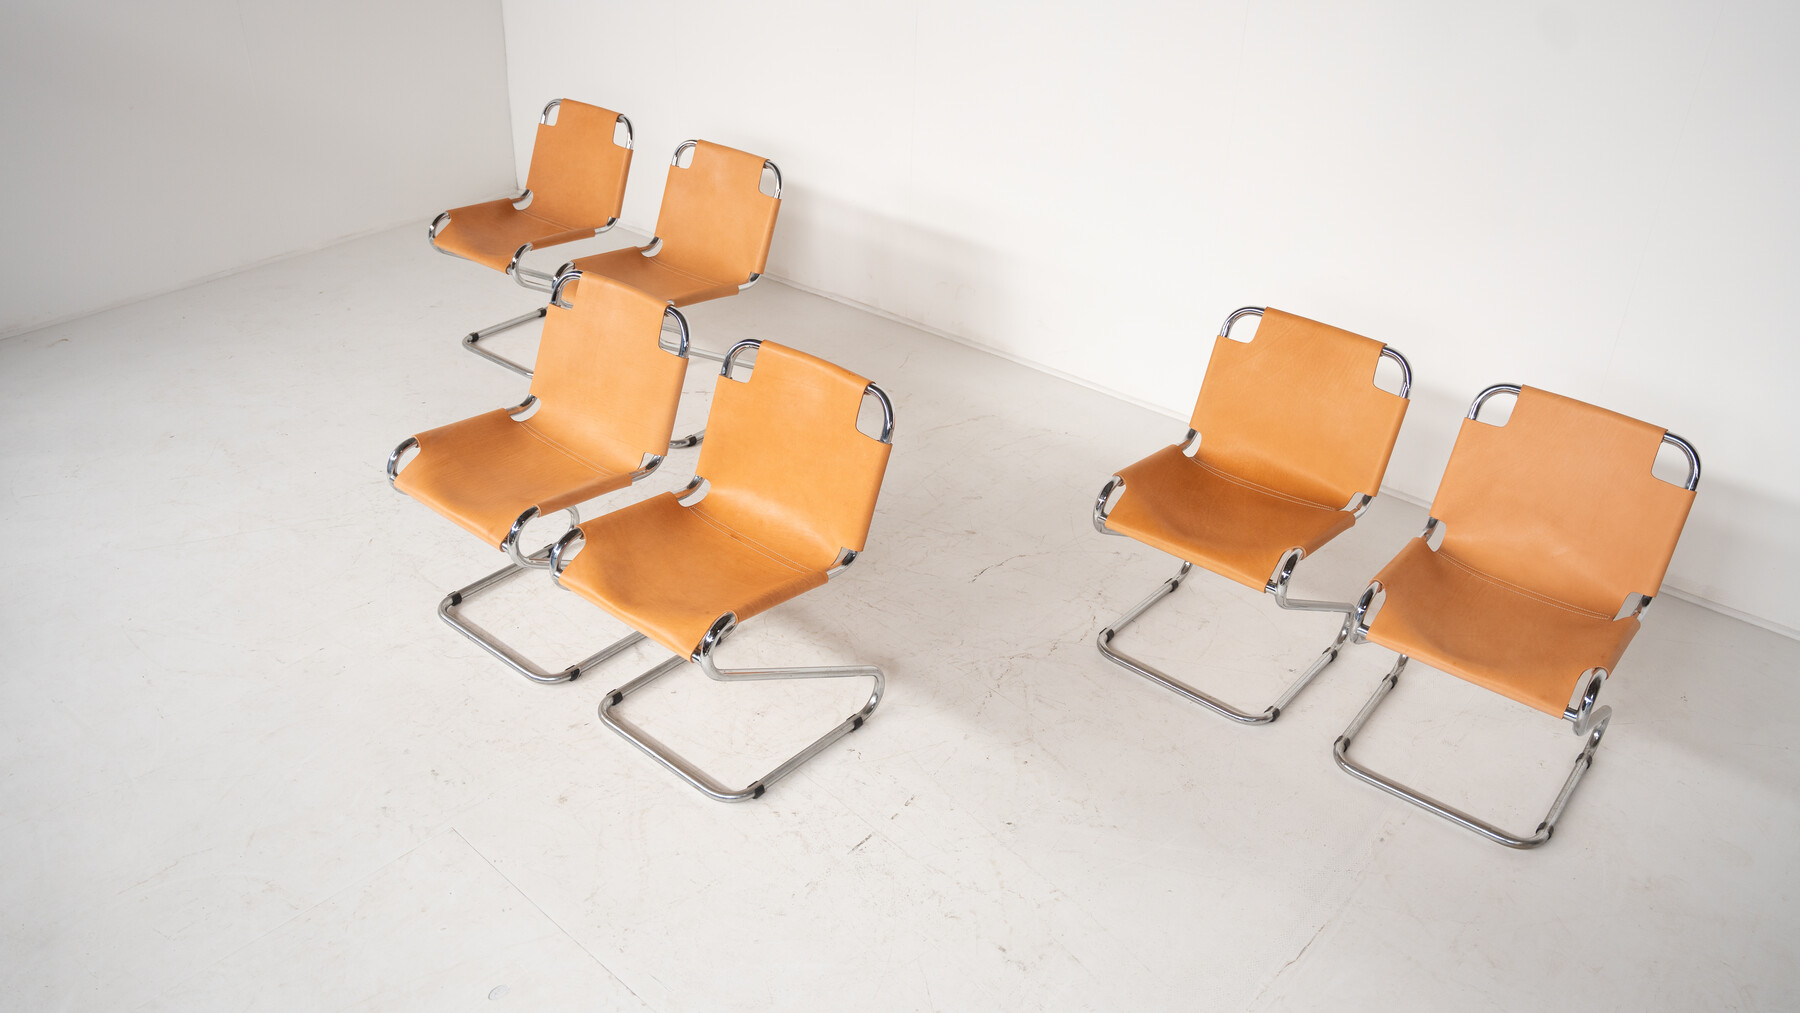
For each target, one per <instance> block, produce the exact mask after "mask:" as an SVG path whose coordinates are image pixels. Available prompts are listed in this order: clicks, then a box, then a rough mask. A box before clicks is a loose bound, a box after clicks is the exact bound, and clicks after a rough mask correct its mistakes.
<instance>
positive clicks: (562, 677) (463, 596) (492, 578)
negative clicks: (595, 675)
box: [438, 556, 644, 682]
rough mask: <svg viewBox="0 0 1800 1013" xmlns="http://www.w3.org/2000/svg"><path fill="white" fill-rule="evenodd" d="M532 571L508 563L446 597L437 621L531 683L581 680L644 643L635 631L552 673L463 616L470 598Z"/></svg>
mask: <svg viewBox="0 0 1800 1013" xmlns="http://www.w3.org/2000/svg"><path fill="white" fill-rule="evenodd" d="M530 558H532V559H533V560H536V559H537V558H538V557H537V556H532V557H530ZM531 569H538V567H536V566H530V567H526V566H520V565H518V564H517V563H509V564H507V565H506V566H505V567H503V568H501V569H499V570H496V571H494V572H493V573H490V574H488V575H487V576H485V577H483V578H481V579H480V580H478V581H476V582H475V583H473V584H470V585H469V586H468V587H465V588H461V589H459V590H455V591H452V592H450V593H449V594H447V595H445V596H444V600H443V601H442V602H439V603H438V617H439V618H441V619H443V620H444V622H446V623H449V624H450V628H451V629H453V630H455V631H456V632H458V633H461V634H462V635H463V636H465V637H468V638H469V639H470V640H473V641H475V643H477V644H479V645H480V646H481V649H482V650H484V651H486V652H488V653H489V654H491V655H493V656H494V657H496V658H499V659H500V660H501V661H503V662H505V663H506V665H507V667H509V668H511V669H512V670H513V671H515V672H517V673H519V674H520V675H522V676H524V677H525V678H527V679H530V680H531V681H532V682H568V681H569V680H570V679H573V678H575V677H576V676H579V675H580V674H581V673H583V672H585V671H587V670H588V669H590V668H593V667H594V666H595V665H598V664H600V663H601V662H603V661H605V660H606V659H608V658H610V657H612V656H613V655H615V654H618V653H619V652H620V651H623V650H625V649H626V648H628V647H630V646H632V645H633V644H635V643H637V642H638V641H640V640H642V639H644V635H643V634H642V633H638V632H637V631H635V630H634V631H632V632H631V634H630V635H628V636H626V637H624V638H622V639H620V640H617V641H614V642H613V643H611V644H609V645H607V646H606V647H603V648H601V649H600V650H598V651H596V652H594V653H593V654H590V655H588V656H587V657H586V658H584V659H582V660H581V661H578V662H576V663H575V664H573V665H570V666H569V667H568V668H565V669H563V670H562V671H560V672H552V671H549V670H547V669H545V668H543V667H541V666H539V665H538V664H537V663H536V662H533V661H531V660H530V659H528V658H526V657H524V656H523V655H521V654H519V652H517V651H515V650H513V649H512V648H511V647H510V646H508V645H507V644H506V643H504V642H502V641H501V640H500V639H499V638H498V637H496V636H494V635H493V634H492V633H489V632H488V631H487V630H484V629H482V628H481V627H480V626H477V625H476V624H475V623H474V622H473V621H472V620H470V619H469V618H468V617H466V616H464V615H463V614H462V613H461V611H460V609H461V608H462V606H463V605H464V604H465V603H466V602H467V601H468V600H469V599H470V598H473V597H475V596H476V595H479V594H481V593H482V592H484V591H488V590H491V589H492V588H495V587H497V586H499V585H501V584H504V583H506V582H507V581H509V580H511V579H513V578H514V577H517V576H518V575H519V574H521V573H525V572H526V571H527V570H531Z"/></svg>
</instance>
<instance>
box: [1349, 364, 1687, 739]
mask: <svg viewBox="0 0 1800 1013" xmlns="http://www.w3.org/2000/svg"><path fill="white" fill-rule="evenodd" d="M1666 432H1667V431H1666V430H1663V429H1660V428H1658V427H1656V426H1652V425H1650V424H1649V423H1646V422H1641V421H1639V420H1637V419H1633V418H1630V417H1628V416H1625V415H1620V414H1618V413H1616V412H1612V411H1608V410H1606V409H1604V408H1599V407H1596V406H1594V405H1591V404H1587V403H1585V402H1582V401H1577V400H1575V399H1573V398H1568V397H1563V396H1561V395H1558V394H1552V393H1549V392H1547V391H1543V390H1539V389H1536V388H1533V387H1523V388H1521V389H1520V391H1519V394H1518V401H1517V403H1516V404H1515V405H1514V407H1513V411H1512V415H1511V417H1510V418H1508V419H1507V420H1506V421H1505V422H1504V423H1503V424H1498V425H1496V424H1494V423H1491V422H1484V421H1480V420H1479V419H1464V420H1463V423H1462V429H1461V431H1460V432H1459V433H1458V435H1457V439H1456V446H1455V448H1454V449H1453V450H1452V451H1451V454H1450V461H1449V464H1448V465H1446V467H1445V469H1444V477H1443V479H1442V481H1441V482H1440V483H1439V485H1438V491H1437V496H1436V497H1435V499H1434V500H1433V502H1432V506H1431V516H1432V517H1433V518H1435V519H1436V520H1437V522H1438V523H1439V524H1440V525H1442V527H1443V529H1444V534H1443V540H1442V542H1441V543H1440V544H1439V545H1438V547H1437V549H1436V550H1435V551H1434V550H1433V549H1432V548H1431V547H1430V545H1429V544H1428V543H1427V542H1426V541H1425V539H1423V538H1418V539H1414V540H1413V542H1412V543H1411V544H1409V545H1408V546H1407V548H1406V549H1405V550H1402V552H1401V553H1400V554H1399V555H1397V556H1395V557H1394V559H1393V560H1392V561H1391V562H1389V563H1388V565H1387V566H1386V567H1384V568H1383V569H1382V571H1381V573H1380V574H1378V575H1377V576H1376V580H1377V581H1378V582H1379V583H1380V584H1381V586H1382V589H1383V590H1384V591H1385V594H1386V597H1385V600H1384V602H1383V604H1382V605H1381V608H1380V611H1379V612H1377V613H1376V614H1375V616H1374V618H1373V619H1372V620H1371V621H1370V623H1369V632H1368V638H1369V640H1371V641H1372V642H1374V643H1377V644H1380V645H1382V646H1384V647H1388V648H1390V649H1392V650H1395V651H1399V652H1401V653H1404V654H1408V655H1410V656H1413V657H1417V658H1419V660H1421V661H1424V662H1425V663H1427V664H1429V665H1432V666H1433V667H1435V668H1440V669H1443V670H1444V671H1447V672H1450V673H1452V674H1454V675H1457V676H1459V677H1461V678H1464V679H1466V680H1468V681H1470V682H1474V683H1476V684H1478V685H1481V686H1484V687H1486V688H1488V689H1491V690H1493V691H1495V692H1497V693H1500V694H1502V695H1504V696H1507V697H1510V698H1512V699H1514V700H1517V701H1519V702H1521V703H1525V704H1527V705H1529V706H1532V707H1535V708H1537V709H1539V710H1542V711H1545V712H1547V713H1550V714H1553V715H1559V716H1560V715H1562V714H1563V713H1564V709H1565V707H1566V706H1568V701H1569V699H1570V696H1571V691H1572V689H1573V688H1574V686H1575V684H1576V683H1577V682H1578V681H1579V680H1580V679H1581V678H1582V676H1583V674H1584V673H1585V672H1587V671H1588V670H1589V669H1591V668H1604V669H1606V670H1607V671H1608V672H1609V673H1611V672H1612V671H1613V668H1614V666H1615V665H1616V664H1617V663H1618V661H1619V659H1620V657H1621V656H1622V655H1623V654H1624V651H1625V648H1626V647H1627V646H1628V645H1629V644H1630V642H1631V639H1632V637H1633V636H1634V635H1635V634H1636V632H1637V630H1638V628H1639V620H1638V618H1637V616H1636V614H1635V610H1628V609H1626V608H1625V605H1626V603H1627V602H1628V601H1629V600H1631V598H1632V596H1634V595H1640V594H1641V595H1644V596H1645V597H1654V596H1656V595H1657V594H1658V593H1659V592H1660V591H1661V588H1662V581H1663V578H1664V576H1665V575H1666V573H1667V572H1668V566H1669V560H1670V558H1671V557H1672V556H1673V555H1674V552H1675V545H1676V542H1677V541H1678V540H1679V539H1680V537H1681V531H1682V528H1683V527H1684V526H1685V525H1686V522H1687V516H1688V512H1689V510H1690V509H1691V507H1692V505H1693V502H1694V491H1693V490H1691V489H1687V488H1684V487H1682V486H1679V485H1675V484H1673V483H1670V482H1667V481H1664V480H1663V479H1661V478H1658V477H1656V476H1655V475H1654V474H1652V472H1651V468H1652V466H1653V464H1654V463H1655V460H1656V456H1657V452H1658V450H1659V449H1660V448H1661V446H1662V443H1663V438H1664V436H1665V435H1666ZM1627 612H1629V613H1630V614H1624V613H1627Z"/></svg>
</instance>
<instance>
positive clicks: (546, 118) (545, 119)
mask: <svg viewBox="0 0 1800 1013" xmlns="http://www.w3.org/2000/svg"><path fill="white" fill-rule="evenodd" d="M560 105H562V99H559V98H553V99H551V100H550V101H548V102H546V103H544V111H543V112H541V113H538V122H539V123H543V124H549V122H550V114H551V113H553V112H555V111H556V107H557V106H560Z"/></svg>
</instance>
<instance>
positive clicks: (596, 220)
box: [525, 99, 631, 229]
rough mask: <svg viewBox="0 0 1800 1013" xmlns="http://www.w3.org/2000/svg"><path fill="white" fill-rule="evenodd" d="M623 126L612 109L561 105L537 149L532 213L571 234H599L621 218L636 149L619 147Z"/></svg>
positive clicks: (530, 182)
mask: <svg viewBox="0 0 1800 1013" xmlns="http://www.w3.org/2000/svg"><path fill="white" fill-rule="evenodd" d="M618 120H619V114H618V113H615V112H613V111H612V110H611V109H602V108H600V107H599V106H591V105H588V104H587V103H585V102H576V101H575V100H573V99H563V100H562V101H561V102H560V103H558V104H557V107H556V123H555V124H554V125H551V124H546V123H539V124H538V128H537V140H536V141H534V142H533V143H532V147H531V172H530V174H529V175H528V176H527V177H526V181H525V185H526V186H527V187H529V188H530V189H531V204H530V206H529V207H528V208H527V210H529V211H530V212H531V213H532V214H534V215H537V216H538V217H540V218H547V219H549V220H550V221H553V222H556V223H557V224H559V225H563V226H566V227H568V228H571V229H580V228H590V229H597V228H600V227H601V226H603V225H605V224H606V223H607V221H608V220H610V219H613V218H617V217H619V209H620V208H622V207H624V205H625V177H626V175H627V174H629V173H630V171H631V149H630V148H621V147H619V146H618V145H617V144H614V143H613V130H614V128H615V126H616V125H617V123H618Z"/></svg>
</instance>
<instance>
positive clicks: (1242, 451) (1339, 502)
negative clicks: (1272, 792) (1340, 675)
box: [1094, 306, 1412, 724]
mask: <svg viewBox="0 0 1800 1013" xmlns="http://www.w3.org/2000/svg"><path fill="white" fill-rule="evenodd" d="M1250 315H1257V316H1261V317H1262V322H1261V324H1260V325H1259V326H1258V328H1257V331H1256V335H1255V337H1254V338H1253V339H1252V340H1251V341H1249V342H1243V341H1237V340H1234V339H1233V338H1232V337H1231V336H1230V335H1231V327H1232V325H1233V324H1234V323H1236V322H1237V321H1238V320H1239V319H1240V318H1242V317H1245V316H1250ZM1383 358H1387V359H1390V360H1392V361H1393V362H1394V363H1395V364H1396V365H1398V367H1399V371H1400V381H1399V388H1400V390H1399V393H1398V394H1392V393H1389V392H1387V391H1385V390H1382V389H1381V388H1379V387H1377V386H1375V383H1374V380H1375V372H1376V367H1377V366H1378V365H1379V363H1380V360H1381V359H1383ZM1411 389H1412V370H1411V368H1410V367H1409V366H1408V364H1407V362H1406V358H1405V357H1404V356H1402V355H1401V354H1400V353H1399V352H1396V351H1394V350H1393V349H1391V348H1388V347H1386V346H1385V345H1383V344H1381V343H1380V342H1378V341H1372V340H1370V339H1368V338H1365V337H1361V336H1359V335H1356V334H1352V333H1350V332H1349V331H1343V330H1339V329H1338V328H1336V327H1330V326H1327V325H1325V324H1321V323H1318V322H1316V321H1313V320H1308V319H1306V318H1304V317H1297V316H1294V315H1292V314H1288V313H1283V312H1281V311H1280V310H1276V309H1268V310H1264V309H1259V308H1257V307H1253V306H1252V307H1245V308H1243V309H1240V310H1237V311H1236V312H1234V313H1232V314H1231V315H1230V316H1228V317H1226V318H1225V323H1224V324H1223V325H1222V326H1221V327H1220V328H1219V336H1218V339H1217V340H1216V341H1215V342H1214V344H1213V353H1212V359H1211V361H1210V362H1209V363H1208V364H1207V367H1206V377H1205V379H1204V381H1202V383H1201V386H1200V396H1199V398H1198V400H1197V401H1196V402H1195V404H1194V414H1193V418H1192V421H1191V422H1190V423H1189V428H1188V431H1187V438H1186V439H1185V440H1184V441H1183V442H1182V443H1181V444H1179V445H1175V446H1169V447H1165V448H1163V449H1162V450H1159V451H1157V452H1156V453H1154V454H1152V455H1150V456H1149V457H1146V458H1144V459H1143V460H1142V461H1139V462H1138V463H1136V464H1134V465H1132V466H1130V467H1128V468H1125V469H1123V470H1121V471H1120V472H1119V473H1118V474H1116V475H1114V476H1113V477H1112V478H1111V479H1110V480H1109V481H1108V482H1107V483H1106V484H1105V485H1104V486H1102V487H1101V489H1100V495H1099V498H1098V499H1097V500H1096V501H1095V503H1094V527H1095V528H1096V529H1098V530H1099V531H1101V532H1102V533H1105V534H1114V535H1125V536H1127V537H1129V538H1135V539H1137V540H1138V541H1140V542H1143V543H1144V544H1145V545H1149V546H1151V547H1153V548H1157V549H1161V550H1163V551H1164V552H1167V553H1169V554H1171V555H1174V556H1177V557H1179V558H1180V559H1181V560H1182V564H1181V568H1180V569H1179V570H1178V571H1176V573H1175V576H1173V577H1171V578H1169V579H1168V580H1166V581H1164V582H1163V583H1162V585H1161V586H1159V587H1158V588H1157V589H1156V590H1155V591H1153V592H1152V593H1151V594H1150V596H1149V597H1148V598H1145V599H1144V600H1143V601H1142V602H1140V603H1138V605H1137V606H1136V607H1135V608H1133V609H1132V610H1131V611H1129V612H1127V613H1125V615H1123V616H1122V617H1120V618H1119V620H1118V621H1117V622H1115V623H1113V624H1112V625H1111V626H1108V627H1106V628H1105V629H1103V630H1101V631H1100V635H1099V637H1098V639H1097V642H1098V646H1099V648H1100V653H1101V654H1102V655H1103V656H1105V657H1106V659H1107V660H1108V661H1111V662H1113V663H1114V664H1117V665H1120V666H1121V667H1123V668H1126V669H1129V670H1130V671H1133V672H1136V673H1137V674H1139V675H1141V676H1143V677H1145V678H1146V679H1149V680H1151V681H1152V682H1155V683H1157V684H1159V685H1162V686H1166V687H1167V688H1169V689H1172V690H1174V691H1175V692H1177V693H1179V694H1181V695H1182V696H1184V697H1186V698H1188V699H1189V700H1192V701H1194V702H1195V703H1198V704H1201V705H1203V706H1205V707H1208V708H1211V709H1212V710H1214V711H1217V712H1218V713H1220V714H1223V715H1224V716H1226V717H1228V718H1231V719H1232V720H1234V721H1240V722H1243V723H1245V724H1267V723H1269V722H1272V721H1274V720H1275V719H1277V718H1279V717H1280V716H1281V712H1282V711H1283V710H1284V709H1285V708H1286V707H1287V706H1288V705H1289V704H1290V703H1291V702H1292V701H1293V699H1294V698H1295V697H1296V696H1298V695H1299V693H1300V691H1301V690H1303V689H1305V688H1306V686H1307V684H1308V683H1310V682H1311V681H1312V680H1313V678H1314V677H1316V676H1317V675H1318V674H1319V673H1320V672H1322V671H1324V669H1325V667H1326V666H1327V665H1329V664H1331V662H1332V661H1333V660H1335V659H1336V658H1337V654H1338V651H1339V650H1340V649H1341V648H1342V646H1343V641H1344V639H1345V638H1346V637H1348V636H1349V630H1348V628H1346V629H1345V630H1344V631H1343V632H1342V634H1341V635H1340V636H1339V638H1338V641H1337V642H1336V643H1334V644H1333V645H1332V646H1330V647H1328V648H1326V649H1325V651H1324V653H1322V654H1321V655H1320V656H1319V657H1318V659H1317V660H1315V661H1314V662H1313V663H1312V665H1311V666H1310V667H1309V668H1307V670H1306V671H1305V672H1303V673H1301V675H1300V677H1299V678H1298V679H1297V680H1295V681H1294V683H1293V684H1292V685H1291V686H1290V687H1289V688H1288V690H1287V692H1285V693H1283V694H1282V695H1281V698H1280V699H1278V700H1277V701H1275V703H1273V704H1271V705H1270V706H1268V707H1267V708H1264V709H1263V710H1262V711H1259V712H1249V711H1242V710H1239V709H1237V708H1236V707H1233V706H1232V705H1230V704H1228V703H1225V702H1224V701H1222V700H1219V699H1218V698H1216V697H1214V696H1212V695H1210V694H1208V693H1205V692H1203V691H1201V690H1198V689H1195V688H1194V687H1193V686H1190V685H1188V684H1187V683H1185V682H1183V681H1181V680H1180V679H1177V678H1175V677H1174V676H1172V675H1169V674H1167V673H1165V672H1162V671H1159V670H1158V669H1156V668H1155V667H1153V666H1151V665H1149V664H1147V663H1145V662H1142V661H1139V660H1137V659H1135V658H1132V657H1131V656H1129V655H1127V654H1125V653H1124V652H1122V651H1120V650H1118V648H1116V647H1114V646H1113V640H1114V638H1115V637H1116V636H1117V635H1118V634H1119V633H1120V632H1121V631H1122V630H1124V629H1125V627H1127V626H1129V625H1130V624H1131V623H1133V622H1135V621H1136V620H1137V619H1138V618H1139V617H1141V616H1142V615H1143V614H1144V613H1145V612H1148V611H1149V610H1150V608H1151V607H1152V606H1154V605H1155V604H1156V603H1157V602H1159V601H1161V600H1163V599H1164V598H1166V597H1168V596H1169V595H1171V594H1174V593H1175V591H1176V589H1177V588H1179V587H1180V586H1181V582H1182V581H1183V580H1185V579H1186V578H1187V575H1188V572H1189V571H1190V570H1192V569H1193V567H1194V566H1195V564H1198V565H1199V566H1201V567H1202V568H1204V569H1207V570H1211V571H1213V572H1214V573H1217V574H1219V575H1220V576H1223V577H1229V578H1230V579H1232V580H1235V581H1237V582H1238V583H1240V584H1243V585H1245V586H1246V587H1252V588H1256V589H1258V590H1262V591H1266V592H1268V593H1270V594H1272V595H1274V596H1275V604H1276V605H1278V606H1280V607H1282V608H1284V609H1297V610H1301V611H1308V612H1342V613H1344V614H1346V615H1348V614H1349V613H1350V612H1351V610H1352V609H1353V608H1354V607H1355V606H1354V604H1353V603H1351V602H1335V601H1311V600H1299V599H1294V598H1290V597H1289V596H1288V584H1289V581H1290V580H1291V579H1292V578H1293V575H1294V569H1295V567H1296V566H1297V565H1298V564H1299V562H1300V560H1301V559H1303V558H1304V557H1305V556H1306V555H1307V554H1308V553H1312V552H1316V551H1318V550H1319V548H1321V547H1322V546H1324V545H1325V544H1326V543H1327V542H1329V541H1331V539H1333V538H1335V537H1336V536H1337V535H1339V534H1341V533H1342V532H1344V531H1346V530H1348V529H1349V528H1350V526H1351V525H1353V524H1355V523H1356V519H1357V518H1358V517H1359V516H1361V514H1362V512H1363V510H1364V509H1365V508H1366V507H1367V506H1368V504H1369V502H1370V500H1371V499H1372V498H1373V497H1374V496H1375V494H1376V493H1377V492H1378V491H1379V490H1380V488H1381V478H1382V475H1383V474H1384V473H1385V472H1386V470H1387V463H1388V456H1389V454H1391V453H1392V452H1393V448H1394V439H1395V437H1396V436H1398V435H1399V432H1400V420H1401V419H1402V418H1403V417H1404V416H1405V414H1406V406H1407V395H1408V394H1409V393H1410V391H1411Z"/></svg>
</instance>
